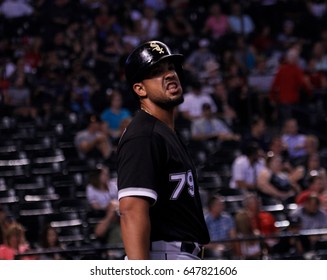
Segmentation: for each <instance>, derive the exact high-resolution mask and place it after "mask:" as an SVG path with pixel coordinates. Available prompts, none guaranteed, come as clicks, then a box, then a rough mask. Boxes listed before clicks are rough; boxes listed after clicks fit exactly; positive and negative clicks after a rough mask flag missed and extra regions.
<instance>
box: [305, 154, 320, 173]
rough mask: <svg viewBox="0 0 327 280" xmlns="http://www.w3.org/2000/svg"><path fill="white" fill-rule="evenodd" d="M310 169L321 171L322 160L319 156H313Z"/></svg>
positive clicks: (310, 160)
mask: <svg viewBox="0 0 327 280" xmlns="http://www.w3.org/2000/svg"><path fill="white" fill-rule="evenodd" d="M308 168H309V169H310V170H313V169H319V168H320V159H319V156H317V155H313V156H311V157H310V158H309V159H308Z"/></svg>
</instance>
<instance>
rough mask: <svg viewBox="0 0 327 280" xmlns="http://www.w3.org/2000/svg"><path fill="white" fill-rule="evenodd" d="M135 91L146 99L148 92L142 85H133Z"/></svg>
mask: <svg viewBox="0 0 327 280" xmlns="http://www.w3.org/2000/svg"><path fill="white" fill-rule="evenodd" d="M133 90H134V91H135V92H136V94H137V95H138V96H139V97H146V91H145V88H144V85H143V84H142V83H135V84H134V85H133Z"/></svg>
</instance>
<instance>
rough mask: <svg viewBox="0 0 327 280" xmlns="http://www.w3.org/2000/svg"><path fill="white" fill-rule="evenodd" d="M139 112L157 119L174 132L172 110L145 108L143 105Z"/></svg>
mask: <svg viewBox="0 0 327 280" xmlns="http://www.w3.org/2000/svg"><path fill="white" fill-rule="evenodd" d="M141 110H143V111H144V112H146V113H148V114H149V115H151V116H153V117H155V118H157V119H159V120H160V121H162V122H163V123H165V124H166V125H167V126H168V127H169V128H170V129H171V130H173V131H175V122H174V109H173V108H172V109H169V110H165V109H162V108H160V107H155V108H152V107H150V106H146V105H145V104H142V105H141Z"/></svg>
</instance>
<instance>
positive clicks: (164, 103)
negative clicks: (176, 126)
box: [153, 94, 184, 110]
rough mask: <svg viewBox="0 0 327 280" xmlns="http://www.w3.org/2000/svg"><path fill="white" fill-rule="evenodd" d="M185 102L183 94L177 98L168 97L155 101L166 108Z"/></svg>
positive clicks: (154, 101)
mask: <svg viewBox="0 0 327 280" xmlns="http://www.w3.org/2000/svg"><path fill="white" fill-rule="evenodd" d="M183 102H184V96H183V94H181V95H180V96H178V97H176V98H167V99H154V100H153V103H155V104H156V105H157V106H159V107H160V108H162V109H164V110H170V109H173V108H175V107H177V106H178V105H180V104H182V103H183Z"/></svg>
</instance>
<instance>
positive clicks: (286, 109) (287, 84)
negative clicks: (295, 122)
mask: <svg viewBox="0 0 327 280" xmlns="http://www.w3.org/2000/svg"><path fill="white" fill-rule="evenodd" d="M298 60H299V50H298V49H297V48H291V49H289V50H288V52H287V54H286V57H285V62H284V63H282V64H281V65H280V66H279V68H278V70H277V73H276V76H275V78H274V81H273V83H272V87H271V90H270V93H269V97H270V100H271V103H272V105H273V106H277V107H278V120H279V122H280V123H282V122H283V120H285V119H287V118H291V117H292V110H293V109H294V105H297V104H299V103H300V101H301V91H304V92H305V93H306V94H307V95H308V96H310V95H311V87H310V83H309V81H308V80H307V79H306V78H305V75H304V72H303V71H302V69H301V68H300V67H299V65H298Z"/></svg>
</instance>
